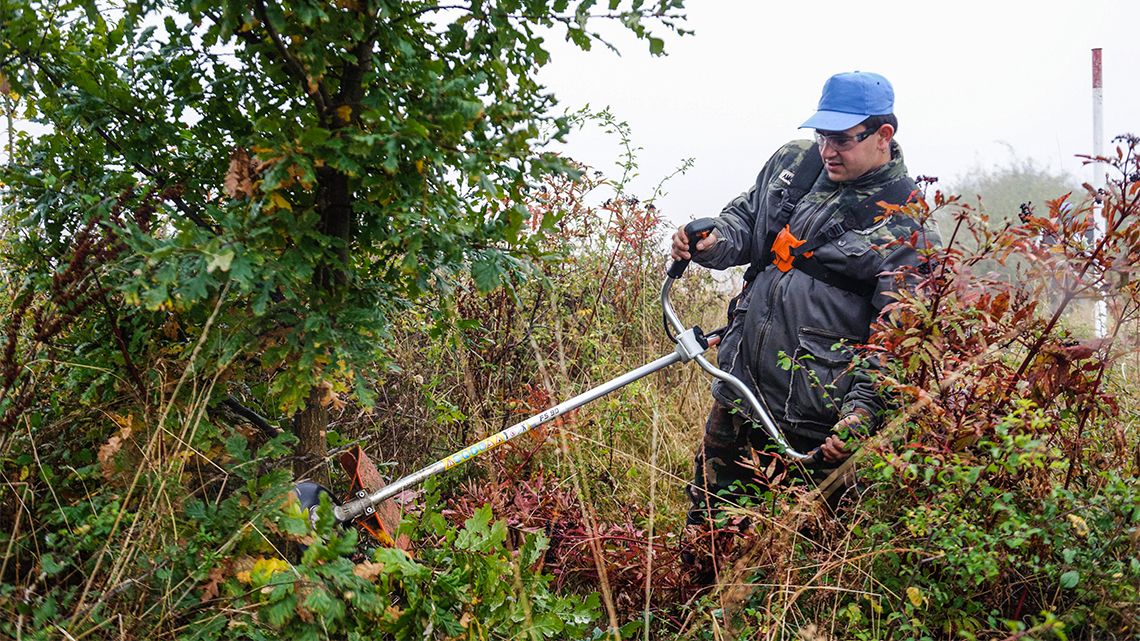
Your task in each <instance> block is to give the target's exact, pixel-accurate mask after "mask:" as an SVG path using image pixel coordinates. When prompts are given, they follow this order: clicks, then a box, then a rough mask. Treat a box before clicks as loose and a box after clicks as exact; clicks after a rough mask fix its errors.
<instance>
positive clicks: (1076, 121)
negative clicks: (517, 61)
mask: <svg viewBox="0 0 1140 641" xmlns="http://www.w3.org/2000/svg"><path fill="white" fill-rule="evenodd" d="M687 4H688V7H687V14H688V16H689V20H688V24H687V27H688V28H690V29H693V30H695V31H696V34H695V35H692V36H687V37H684V38H674V37H671V38H668V39H667V40H666V53H667V54H668V55H666V56H664V57H656V58H655V57H652V56H650V55H649V54H648V52H647V51H646V50H647V46H646V45H644V44H642V43H636V42H633V41H632V39H631V38H629V37H626V36H624V35H622V34H619V37H617V38H616V39H615V40H614V42H615V43H616V44H617V45H618V46H619V49H621V51H622V55H621V56H620V57H619V56H617V55H615V54H613V53H611V52H609V51H607V50H605V49H602V48H595V49H594V50H593V51H591V52H588V53H582V52H578V51H576V50H575V49H574V48H573V47H572V46H570V45H567V44H564V43H559V44H557V45H555V43H554V42H550V44H551V46H552V50H553V52H552V53H553V55H552V61H551V63H550V65H549V66H548V67H546V68H545V69H544V70H543V71H542V73H541V74H540V78H541V79H542V80H543V82H544V83H545V84H546V85H547V86H548V87H549V88H550V89H551V90H552V91H553V92H554V93H555V95H557V96H558V98H559V99H560V100H561V101H562V104H563V106H565V107H566V108H568V109H574V108H577V107H581V106H583V105H585V104H587V103H588V104H590V105H591V106H592V107H595V108H601V107H605V106H609V107H610V108H611V110H612V111H613V112H614V114H615V116H616V117H617V118H618V119H620V120H624V121H626V122H628V123H629V125H630V126H631V128H632V133H633V140H634V142H635V143H636V144H637V145H638V146H640V147H643V150H642V151H641V152H640V163H639V164H640V173H641V176H640V178H639V179H638V180H637V181H635V182H634V184H633V189H632V192H633V193H634V194H636V195H639V196H641V197H646V196H648V195H649V194H650V193H651V191H652V188H653V187H654V186H655V185H656V184H657V183H658V181H659V180H660V179H661V178H662V177H664V176H665V175H667V174H669V173H671V172H672V170H673V169H674V168H676V167H677V166H678V165H679V164H680V162H681V161H682V159H684V158H689V157H692V158H694V159H695V162H696V164H695V166H694V167H693V168H692V169H691V170H689V172H688V173H687V174H685V175H684V176H678V177H676V178H674V179H673V180H672V181H670V182H669V183H668V185H667V186H666V188H665V189H666V192H667V194H666V195H664V196H663V197H661V198H660V199H659V200H658V203H657V204H658V206H659V207H660V208H661V209H662V210H663V212H664V213H665V215H666V216H667V217H668V218H670V219H671V220H673V221H675V222H683V221H686V220H689V219H691V218H696V217H700V216H713V215H716V214H717V213H719V211H720V209H721V207H722V206H723V205H724V204H725V203H727V202H728V201H729V200H730V199H731V198H733V197H734V196H736V195H737V194H739V193H740V192H742V191H744V190H745V189H746V188H747V187H748V186H749V185H750V184H751V183H752V181H753V180H754V178H755V176H756V173H757V172H758V171H759V169H760V167H761V165H762V164H763V163H764V161H765V160H766V159H767V158H768V156H769V155H771V153H772V152H774V151H775V150H776V148H777V147H778V146H779V145H781V144H783V143H784V142H787V141H788V140H791V139H794V138H797V137H806V135H805V133H806V132H798V131H797V127H798V126H799V124H800V123H801V122H803V121H804V120H806V119H807V118H808V116H810V115H811V114H812V113H813V112H814V111H815V106H816V103H817V102H818V100H819V92H820V89H821V88H822V86H823V83H824V81H825V80H826V79H827V78H828V76H830V75H831V74H833V73H836V72H840V71H851V70H856V69H858V70H862V71H875V72H878V73H881V74H883V75H884V76H886V77H887V78H888V79H889V80H890V81H891V83H892V84H893V85H894V88H895V113H896V114H897V115H898V117H899V121H900V126H899V134H898V140H899V142H900V144H901V145H902V147H903V151H904V153H905V155H906V160H907V165H908V168H909V169H910V173H911V175H912V176H916V175H919V174H925V175H933V176H938V177H939V178H940V179H941V182H940V186H943V187H947V186H949V184H952V183H953V181H954V179H955V178H957V177H960V176H961V175H963V174H964V173H966V172H967V171H969V170H970V169H971V168H974V167H979V166H980V167H991V166H994V165H1005V164H1006V163H1007V162H1008V161H1009V160H1010V151H1009V149H1010V148H1012V149H1014V150H1015V151H1016V153H1017V154H1018V156H1019V157H1022V158H1024V157H1029V158H1032V159H1033V160H1034V161H1035V162H1036V163H1037V164H1038V166H1041V167H1044V168H1049V169H1053V170H1058V171H1059V170H1063V171H1067V172H1068V173H1070V174H1072V175H1073V176H1075V177H1077V178H1079V179H1080V180H1082V181H1084V180H1091V178H1092V170H1091V168H1088V167H1083V166H1082V164H1081V162H1080V161H1079V160H1077V159H1075V158H1074V155H1076V154H1083V153H1091V152H1092V89H1091V84H1092V80H1091V76H1092V72H1091V67H1092V63H1091V57H1092V56H1091V49H1092V48H1093V47H1101V48H1102V49H1103V50H1104V54H1103V55H1104V133H1105V149H1106V150H1109V149H1111V146H1110V145H1109V140H1110V139H1111V138H1112V137H1113V136H1115V135H1117V134H1120V133H1124V132H1132V133H1140V37H1138V36H1137V31H1136V28H1137V25H1140V0H1065V1H1059V0H1039V1H1036V2H1031V1H1023V0H989V1H988V2H982V1H979V0H958V1H955V2H941V3H934V2H921V1H918V0H911V1H909V2H907V1H902V0H882V1H878V2H876V1H874V0H871V1H867V2H851V1H848V2H839V1H836V0H822V1H812V0H805V1H799V2H797V1H787V2H761V1H759V0H753V1H746V0H689V1H688V3H687ZM607 31H608V30H607ZM565 151H566V152H568V153H569V154H570V155H571V156H574V157H575V158H578V159H579V160H582V161H584V162H587V163H588V164H591V165H593V166H595V167H596V168H598V169H602V170H605V171H607V172H610V173H615V172H616V171H617V170H616V169H615V168H614V165H613V164H612V161H613V159H614V158H616V157H617V154H618V151H619V149H618V145H617V140H616V138H614V137H613V136H606V135H604V134H602V133H601V132H600V131H584V132H575V133H574V134H572V135H571V137H570V141H569V144H568V145H567V147H566V149H565Z"/></svg>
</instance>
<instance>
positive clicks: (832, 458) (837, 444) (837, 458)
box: [819, 436, 851, 463]
mask: <svg viewBox="0 0 1140 641" xmlns="http://www.w3.org/2000/svg"><path fill="white" fill-rule="evenodd" d="M819 449H820V450H821V451H822V452H823V460H824V462H825V463H842V462H843V461H845V460H847V457H848V456H851V452H848V451H847V444H846V443H844V442H843V441H841V440H840V439H839V437H838V436H829V437H827V440H826V441H824V442H823V445H820V446H819Z"/></svg>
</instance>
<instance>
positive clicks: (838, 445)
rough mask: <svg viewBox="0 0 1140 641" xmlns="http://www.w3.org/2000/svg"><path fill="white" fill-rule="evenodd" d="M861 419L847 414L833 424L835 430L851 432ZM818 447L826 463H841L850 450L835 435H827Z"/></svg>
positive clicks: (856, 415)
mask: <svg viewBox="0 0 1140 641" xmlns="http://www.w3.org/2000/svg"><path fill="white" fill-rule="evenodd" d="M862 421H863V417H862V416H860V415H858V414H849V415H847V416H844V417H843V419H842V420H840V421H839V422H838V423H836V424H835V431H836V432H839V433H841V434H842V433H851V431H852V430H853V429H854V428H855V427H857V426H858V425H859V423H861V422H862ZM819 449H820V450H821V451H822V452H823V460H824V461H825V462H827V463H842V462H843V461H845V460H847V457H849V456H851V451H850V450H848V449H847V443H846V442H845V441H844V440H843V439H841V438H839V437H838V436H835V435H832V436H828V437H827V440H826V441H824V442H823V445H820V446H819Z"/></svg>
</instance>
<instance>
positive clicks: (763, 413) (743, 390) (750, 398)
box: [661, 218, 823, 463]
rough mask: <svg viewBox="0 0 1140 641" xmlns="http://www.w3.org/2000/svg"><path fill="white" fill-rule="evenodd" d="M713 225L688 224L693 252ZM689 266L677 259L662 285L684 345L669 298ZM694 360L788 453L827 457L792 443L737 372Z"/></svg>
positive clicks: (666, 308)
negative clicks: (736, 397) (728, 389)
mask: <svg viewBox="0 0 1140 641" xmlns="http://www.w3.org/2000/svg"><path fill="white" fill-rule="evenodd" d="M713 227H714V223H713V219H712V218H698V219H697V220H694V221H693V222H691V223H689V224H688V225H685V235H686V236H688V237H689V253H690V254H694V253H696V251H697V243H698V242H700V241H701V240H703V239H704V238H707V237H708V235H709V234H710V233H712V231H713ZM688 266H689V261H688V260H678V261H674V262H673V264H672V265H670V266H669V271H668V277H667V278H666V279H665V284H664V285H662V286H661V309H662V310H663V312H664V314H665V320H666V323H667V324H668V325H669V326H671V327H672V328H673V329H674V330H675V331H676V332H678V336H677V342H678V345H680V344H681V342H682V341H683V340H685V335H684V333H685V326H684V325H683V324H682V323H681V319H680V317H679V316H677V312H675V311H674V310H673V304H672V302H671V301H670V300H669V291H670V290H671V289H672V288H673V281H675V280H677V279H678V278H680V277H681V275H682V274H684V273H685V269H686V268H687V267H688ZM694 329H695V330H696V333H697V335H699V336H700V337H701V339H702V340H704V336H703V334H701V331H700V327H694ZM705 347H706V348H707V347H708V343H707V340H706V341H705ZM678 349H679V347H678ZM703 351H704V350H702V352H703ZM692 360H695V361H697V364H698V365H700V366H701V369H703V370H705V371H706V372H708V373H709V375H711V376H712V377H713V378H717V379H720V380H721V381H723V382H724V383H725V384H726V385H728V386H729V387H731V388H732V390H733V391H734V392H736V393H737V394H739V395H740V397H741V398H743V399H744V400H745V401H747V403H748V406H749V407H750V408H751V409H752V412H751V413H752V414H753V415H754V416H755V417H757V418H759V419H760V424H761V425H763V426H764V430H765V431H766V432H768V436H770V437H772V440H773V441H774V442H775V443H776V446H777V447H778V448H779V449H780V451H781V452H782V453H783V454H784V455H785V456H787V457H788V458H791V459H795V460H797V461H803V462H805V463H818V462H820V461H822V460H823V449H822V448H819V447H817V448H815V449H814V450H812V451H810V452H808V453H807V454H804V453H802V452H800V451H798V450H796V449H795V448H793V447H792V446H791V445H789V444H788V440H787V439H786V438H784V434H783V433H782V432H781V431H780V428H779V427H777V426H776V422H775V421H773V420H772V416H771V415H770V414H769V413H768V411H767V410H766V409H765V408H764V406H763V405H762V404H761V403H760V399H758V398H757V397H756V394H754V393H753V392H752V390H751V389H749V388H748V386H747V385H745V384H744V383H743V382H742V381H741V380H740V379H739V378H737V377H735V376H733V375H732V374H729V373H728V372H726V371H724V370H722V369H719V368H718V367H716V366H715V365H713V364H712V363H710V362H709V361H708V359H707V358H705V357H704V356H702V355H700V354H695V355H693V357H692Z"/></svg>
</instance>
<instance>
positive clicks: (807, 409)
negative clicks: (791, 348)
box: [784, 327, 857, 429]
mask: <svg viewBox="0 0 1140 641" xmlns="http://www.w3.org/2000/svg"><path fill="white" fill-rule="evenodd" d="M855 342H857V340H856V339H854V338H851V337H848V336H841V335H839V334H836V333H834V332H828V331H824V330H821V329H815V328H813V327H804V328H802V329H800V331H799V335H798V341H797V344H796V349H795V353H794V354H793V355H792V376H791V380H790V382H789V383H788V397H787V400H786V402H785V405H784V414H785V416H786V417H787V419H788V420H789V421H791V422H794V423H813V424H816V425H820V426H823V427H824V428H825V429H830V428H831V426H832V425H834V424H835V422H836V421H838V420H839V408H840V406H841V405H843V397H845V396H846V395H847V392H848V390H850V389H851V380H852V375H851V372H849V371H848V370H849V368H850V366H851V359H852V357H853V356H854V352H853V351H852V348H851V345H852V344H853V343H855Z"/></svg>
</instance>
